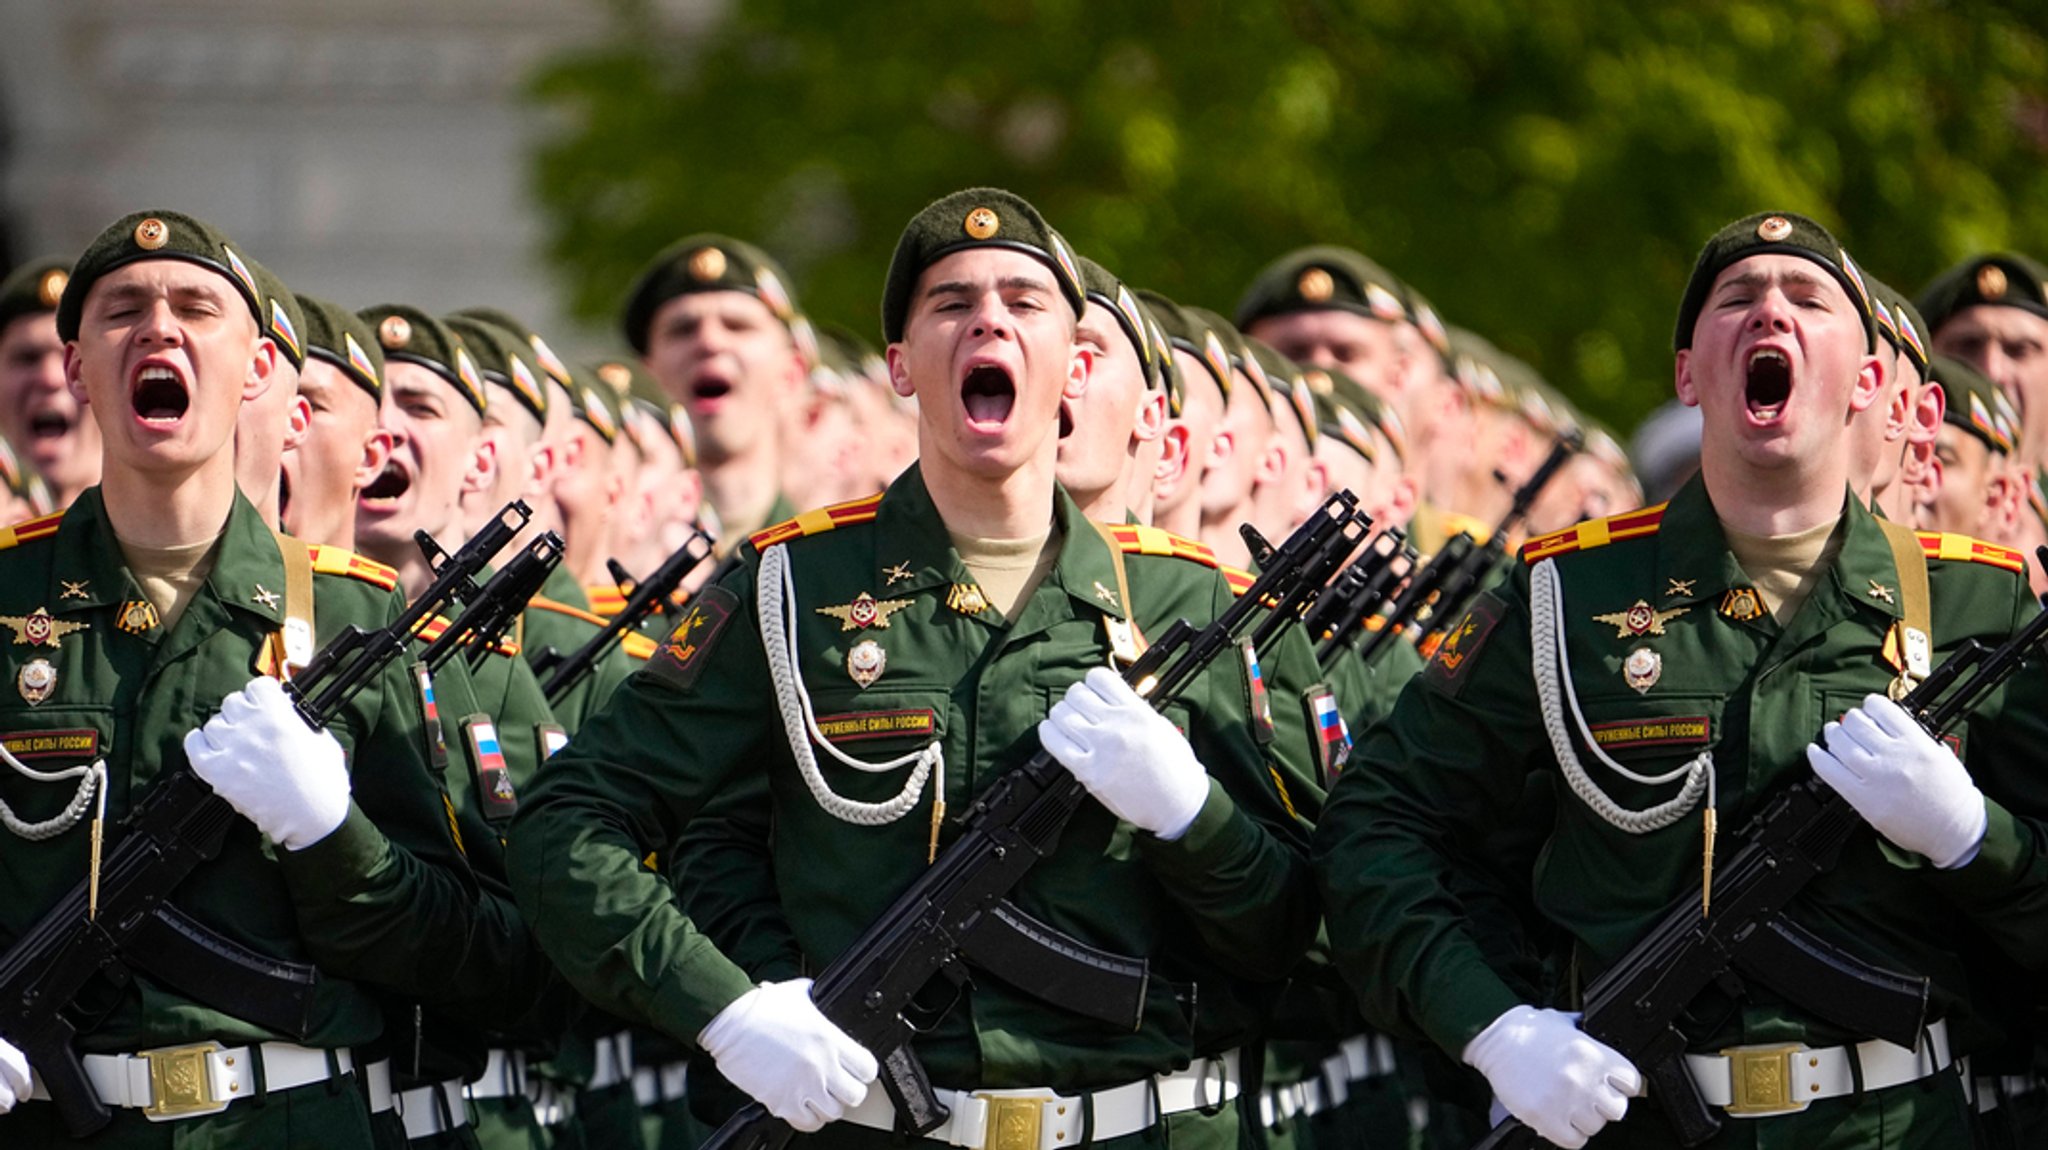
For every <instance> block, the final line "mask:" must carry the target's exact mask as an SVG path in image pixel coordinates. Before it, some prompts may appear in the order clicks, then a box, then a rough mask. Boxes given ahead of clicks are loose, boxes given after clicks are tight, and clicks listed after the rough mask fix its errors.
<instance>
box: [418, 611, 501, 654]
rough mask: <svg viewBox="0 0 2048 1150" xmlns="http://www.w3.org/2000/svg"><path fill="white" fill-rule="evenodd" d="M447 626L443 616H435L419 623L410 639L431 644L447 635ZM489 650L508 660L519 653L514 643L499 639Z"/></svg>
mask: <svg viewBox="0 0 2048 1150" xmlns="http://www.w3.org/2000/svg"><path fill="white" fill-rule="evenodd" d="M448 626H449V622H448V619H447V618H446V617H445V616H442V615H436V616H434V617H433V618H431V619H428V620H427V621H426V622H424V623H421V624H420V625H419V629H418V630H416V631H414V632H413V633H412V637H413V638H415V639H418V640H419V641H420V642H422V643H432V642H433V641H435V640H436V639H439V638H440V637H441V636H443V635H445V634H447V633H448ZM491 650H492V651H493V652H494V653H496V654H499V655H504V656H506V657H508V658H509V657H511V656H514V655H517V654H518V653H519V644H517V643H514V642H513V641H512V640H511V639H509V638H504V637H500V638H499V639H498V641H497V642H496V643H494V644H492V645H491Z"/></svg>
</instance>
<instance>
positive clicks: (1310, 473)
mask: <svg viewBox="0 0 2048 1150" xmlns="http://www.w3.org/2000/svg"><path fill="white" fill-rule="evenodd" d="M1329 490H1330V467H1329V465H1328V464H1326V463H1324V462H1323V461H1322V460H1320V459H1317V458H1316V457H1315V456H1313V455H1311V456H1309V459H1308V466H1306V467H1304V468H1302V469H1301V505H1300V506H1299V507H1296V508H1295V509H1294V511H1295V514H1297V515H1299V516H1301V517H1302V518H1303V519H1307V518H1308V517H1309V516H1311V515H1313V514H1315V512H1316V508H1318V507H1320V506H1322V503H1323V497H1324V496H1325V495H1326V494H1328V493H1329Z"/></svg>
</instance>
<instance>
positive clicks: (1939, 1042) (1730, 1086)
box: [1685, 1021, 1951, 1118]
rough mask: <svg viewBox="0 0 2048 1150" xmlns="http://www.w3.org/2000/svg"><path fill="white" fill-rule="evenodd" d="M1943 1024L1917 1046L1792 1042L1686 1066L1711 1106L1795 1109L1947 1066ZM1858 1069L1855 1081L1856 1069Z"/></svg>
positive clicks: (1689, 1061)
mask: <svg viewBox="0 0 2048 1150" xmlns="http://www.w3.org/2000/svg"><path fill="white" fill-rule="evenodd" d="M1950 1062H1951V1058H1950V1054H1949V1048H1948V1023H1947V1022H1945V1021H1943V1022H1936V1023H1935V1024H1934V1025H1932V1026H1930V1027H1928V1028H1927V1036H1926V1038H1925V1039H1924V1040H1923V1041H1922V1042H1921V1043H1920V1045H1919V1047H1918V1048H1917V1049H1913V1050H1908V1049H1906V1048H1905V1047H1903V1046H1894V1045H1892V1044H1891V1043H1889V1042H1882V1041H1878V1040H1876V1039H1872V1040H1871V1041H1869V1042H1862V1043H1858V1044H1856V1045H1855V1046H1830V1047H1826V1048H1824V1049H1819V1050H1813V1049H1809V1048H1807V1047H1804V1046H1800V1045H1798V1044H1796V1043H1794V1044H1789V1045H1777V1046H1738V1047H1732V1048H1730V1049H1728V1050H1724V1051H1722V1052H1721V1053H1720V1054H1688V1055H1686V1056H1685V1068H1686V1070H1687V1072H1689V1073H1690V1074H1691V1075H1692V1080H1693V1081H1694V1082H1695V1083H1697V1084H1698V1085H1699V1088H1700V1096H1701V1098H1702V1099H1704V1100H1705V1101H1706V1103H1707V1105H1709V1106H1719V1107H1721V1108H1722V1109H1723V1110H1725V1111H1727V1112H1728V1114H1729V1115H1730V1116H1732V1117H1736V1118H1765V1117H1769V1116H1771V1115H1774V1114H1795V1113H1797V1112H1799V1111H1801V1110H1804V1109H1806V1107H1807V1105H1808V1104H1809V1103H1812V1102H1818V1101H1820V1100H1821V1099H1823V1098H1840V1097H1842V1096H1844V1095H1848V1094H1854V1093H1856V1092H1857V1090H1858V1089H1859V1087H1860V1089H1862V1090H1863V1091H1866V1092H1868V1091H1872V1090H1883V1089H1885V1088H1886V1087H1890V1086H1901V1085H1904V1084H1905V1083H1908V1082H1918V1081H1919V1080H1920V1079H1922V1078H1926V1077H1928V1076H1929V1075H1933V1074H1938V1073H1940V1072H1941V1071H1943V1070H1946V1069H1948V1067H1949V1065H1950ZM1859 1066H1860V1067H1861V1069H1862V1077H1861V1082H1860V1083H1859V1082H1858V1077H1857V1068H1858V1067H1859Z"/></svg>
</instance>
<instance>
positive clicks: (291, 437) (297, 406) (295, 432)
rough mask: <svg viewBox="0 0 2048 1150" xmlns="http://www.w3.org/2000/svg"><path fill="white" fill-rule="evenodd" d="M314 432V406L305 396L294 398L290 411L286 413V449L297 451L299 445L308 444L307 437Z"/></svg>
mask: <svg viewBox="0 0 2048 1150" xmlns="http://www.w3.org/2000/svg"><path fill="white" fill-rule="evenodd" d="M312 432H313V405H312V404H311V403H309V402H307V400H306V397H305V396H303V395H295V396H293V397H292V405H291V408H290V410H288V411H287V412H286V413H285V421H284V449H285V450H286V451H297V450H298V449H299V444H301V443H304V442H306V436H308V435H311V434H312Z"/></svg>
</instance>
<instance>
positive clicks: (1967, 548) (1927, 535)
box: [1918, 531, 2027, 575]
mask: <svg viewBox="0 0 2048 1150" xmlns="http://www.w3.org/2000/svg"><path fill="white" fill-rule="evenodd" d="M1918 534H1919V536H1920V549H1921V550H1923V551H1925V552H1926V553H1927V557H1928V558H1929V559H1949V560H1957V561H1965V562H1970V563H1983V564H1986V565H1987V566H1991V567H2002V568H2004V569H2005V570H2007V571H2016V572H2018V573H2020V574H2022V575H2024V574H2026V571H2027V560H2026V556H2024V555H2021V554H2020V553H2019V552H2017V551H2014V550H2011V549H2010V548H2005V547H2000V546H1998V545H1997V544H1995V543H1986V542H1984V541H1983V540H1982V539H1972V538H1970V537H1969V536H1967V535H1956V534H1952V533H1950V532H1945V531H1921V532H1918Z"/></svg>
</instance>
